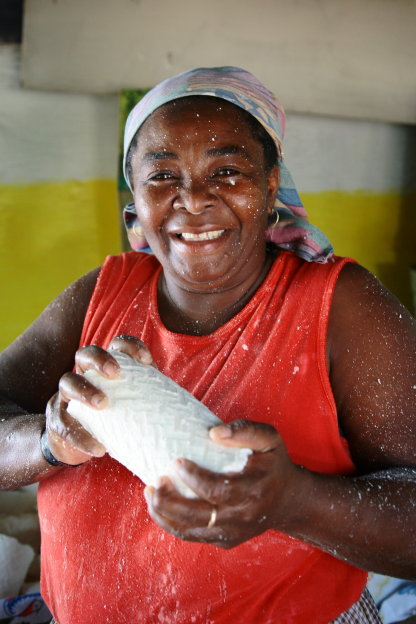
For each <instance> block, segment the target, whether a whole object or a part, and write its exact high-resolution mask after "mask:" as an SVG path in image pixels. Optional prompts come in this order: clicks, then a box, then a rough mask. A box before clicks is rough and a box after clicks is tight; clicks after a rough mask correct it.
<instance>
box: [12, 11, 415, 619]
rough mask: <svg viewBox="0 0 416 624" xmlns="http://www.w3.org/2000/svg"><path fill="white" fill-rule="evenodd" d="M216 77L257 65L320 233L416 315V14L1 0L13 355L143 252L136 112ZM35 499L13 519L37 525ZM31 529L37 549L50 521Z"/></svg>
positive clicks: (293, 170) (290, 164)
mask: <svg viewBox="0 0 416 624" xmlns="http://www.w3.org/2000/svg"><path fill="white" fill-rule="evenodd" d="M214 65H238V66H241V67H244V68H245V69H248V70H249V71H251V72H253V73H254V74H256V75H257V76H258V77H259V78H260V79H261V80H263V82H264V83H265V84H266V85H267V86H268V87H269V88H270V89H271V90H272V91H273V92H274V93H275V94H276V95H277V96H278V97H279V99H280V100H281V101H282V103H283V105H284V107H285V109H286V112H287V119H288V123H287V130H286V139H285V159H286V161H287V165H288V167H289V169H290V171H291V173H292V175H293V177H294V179H295V182H296V184H297V188H298V190H299V192H300V195H301V197H302V199H303V202H304V204H305V206H306V208H307V211H308V213H309V217H310V220H311V221H312V222H313V223H315V224H316V225H318V226H319V227H320V228H321V229H323V230H324V231H325V232H326V233H327V235H328V236H329V238H330V239H331V240H332V242H333V244H334V247H335V251H336V253H337V254H338V255H346V256H352V257H354V258H355V259H356V260H358V261H359V262H360V263H361V264H363V265H364V266H366V267H367V268H368V269H370V270H371V271H372V272H374V273H375V274H376V275H377V276H378V277H379V278H380V279H381V281H383V282H384V283H385V284H386V285H387V286H388V288H389V289H390V290H391V291H392V292H393V293H394V294H395V295H396V296H397V297H398V298H399V299H400V300H401V301H402V302H403V303H404V305H406V306H407V307H408V308H409V309H410V310H411V311H412V312H414V311H415V298H414V292H413V291H412V267H415V266H416V175H415V171H416V71H415V66H416V1H415V0H364V1H363V0H210V1H209V2H204V1H203V0H175V1H173V0H117V2H114V0H88V1H87V2H86V1H85V0H27V1H26V2H23V0H0V145H1V150H0V291H1V293H2V305H1V306H0V327H1V333H0V348H3V347H5V346H6V345H7V344H8V343H9V342H11V341H12V340H13V339H14V338H15V337H16V336H17V335H18V334H19V333H20V332H22V331H23V330H24V329H25V327H26V326H27V325H28V324H29V323H30V322H31V321H32V320H33V319H34V318H35V317H36V316H37V315H38V314H39V313H40V311H41V310H42V309H43V308H44V307H45V305H46V304H47V303H48V302H49V301H50V300H51V299H52V298H53V297H54V296H55V295H56V294H58V293H59V292H60V291H61V290H62V289H63V288H64V287H65V286H66V285H67V284H69V283H70V282H72V281H73V280H75V279H76V278H77V277H79V276H80V275H82V274H83V273H85V272H87V271H88V270H90V269H91V268H92V267H94V266H97V265H99V264H101V263H102V261H103V259H104V258H105V256H106V255H107V254H114V253H118V252H120V251H121V250H123V249H124V248H126V242H125V238H124V236H123V232H122V227H121V220H120V213H121V207H122V205H123V204H124V203H127V202H128V201H130V193H129V191H128V190H127V189H126V187H125V184H124V182H123V180H122V178H121V176H120V171H119V167H120V164H119V163H120V154H121V132H122V123H123V119H124V118H125V115H126V113H127V109H128V108H129V107H130V106H131V105H132V103H133V102H134V101H135V99H136V98H137V97H140V94H142V93H143V92H144V91H145V90H147V89H148V88H150V87H152V86H153V85H154V84H156V83H157V82H159V81H160V80H162V79H164V78H166V77H168V76H171V75H173V74H175V73H178V72H180V71H185V70H187V69H190V68H191V67H196V66H214ZM415 273H416V269H415V270H414V271H413V274H415ZM414 290H416V286H414ZM27 495H28V493H27V492H25V493H24V496H25V497H26V498H25V501H27ZM34 495H35V493H34ZM10 496H14V497H15V498H14V499H13V500H15V501H17V500H18V499H19V500H23V499H20V498H19V497H20V496H23V493H13V494H10ZM16 496H17V498H16ZM29 499H30V492H29ZM4 500H5V499H4ZM30 500H32V499H30ZM30 500H29V503H27V505H28V508H27V505H26V502H25V503H24V504H23V507H18V505H17V503H13V505H12V508H13V509H15V508H19V509H20V512H19V513H22V514H25V513H32V511H33V510H32V507H31V505H32V503H31V502H30ZM3 503H4V501H3ZM0 504H1V501H0ZM4 504H5V503H4ZM16 505H17V507H16ZM28 510H29V511H28ZM31 522H32V524H31ZM0 523H1V517H0ZM12 524H13V523H12ZM14 526H16V523H15V524H14ZM20 526H21V525H20ZM24 526H26V529H24V530H23V529H22V531H23V532H24V531H26V534H27V535H29V536H30V535H32V533H33V531H35V533H36V520H35V516H33V518H32V521H30V520H29V519H28V520H27V525H24ZM15 530H16V529H15ZM5 532H6V530H5V529H4V528H3V529H2V526H0V533H5ZM8 532H9V534H10V532H11V533H13V530H12V529H9V530H8ZM31 532H32V533H31ZM21 537H22V536H21ZM36 539H37V537H35V538H32V537H27V536H26V543H30V542H31V540H32V542H34V543H33V547H34V550H35V551H36V552H38V544H37V543H36ZM22 541H23V542H24V541H25V538H24V536H23V537H22ZM35 563H36V561H35ZM31 565H32V566H33V565H34V564H33V563H32V564H31ZM0 567H1V562H0ZM34 570H35V571H34V572H33V575H34V578H36V574H37V571H36V567H35V569H34ZM0 576H1V574H0ZM377 587H378V589H377ZM377 587H376V588H375V590H374V591H376V592H377V591H379V592H380V591H381V592H383V591H386V592H387V594H388V593H389V592H390V594H391V593H392V590H391V585H389V584H388V582H387V585H386V581H385V580H383V581H382V583H381V584H380V583H379V585H378V586H377ZM383 588H384V589H383ZM412 591H413V594H414V593H415V592H414V588H413V590H412ZM393 593H395V595H396V596H398V595H399V594H398V590H397V591H396V590H395V591H394V592H393ZM387 594H386V595H387ZM404 594H405V592H402V595H401V603H400V604H402V605H403V604H404V603H403V595H404ZM380 595H381V594H380ZM399 602H400V601H399ZM412 608H413V607H412ZM408 615H409V611H408V612H407V616H408ZM391 617H392V618H393V619H388V616H386V619H385V621H386V622H389V621H390V622H391V621H395V619H394V618H396V620H397V619H399V618H398V616H397V609H396V611H395V612H394V614H393V615H392V616H391ZM404 617H406V616H405V615H404V614H402V617H401V619H404ZM409 621H410V620H409Z"/></svg>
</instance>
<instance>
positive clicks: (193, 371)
mask: <svg viewBox="0 0 416 624" xmlns="http://www.w3.org/2000/svg"><path fill="white" fill-rule="evenodd" d="M348 261H349V260H347V259H340V258H334V259H333V260H330V261H329V262H328V263H327V264H317V263H307V262H304V261H303V260H301V259H299V258H298V257H297V256H294V255H292V254H291V253H290V252H282V253H280V254H279V256H278V257H277V258H276V260H275V261H274V264H273V266H272V267H271V269H270V271H269V274H268V275H267V277H266V279H265V280H264V282H263V283H262V285H261V286H260V287H259V289H258V290H257V292H256V293H255V294H254V296H253V297H252V299H251V300H250V301H249V302H248V303H247V305H246V306H245V307H244V308H243V309H242V310H241V311H240V312H239V313H238V314H237V315H236V316H235V317H233V318H232V319H231V320H230V321H228V322H227V323H225V324H224V325H223V326H221V327H219V328H218V329H217V330H216V331H214V332H213V333H211V334H209V335H206V336H192V335H184V334H178V333H174V332H171V331H169V330H167V329H166V328H165V326H164V325H163V324H162V322H161V319H160V317H159V313H158V307H157V283H158V279H159V276H160V273H161V270H162V269H161V267H160V265H159V263H158V261H157V259H156V258H155V257H154V256H150V255H147V254H141V253H137V252H127V253H124V254H121V255H119V256H112V257H108V258H107V259H106V261H105V263H104V265H103V267H102V269H101V272H100V275H99V278H98V282H97V285H96V288H95V291H94V293H93V296H92V298H91V302H90V305H89V308H88V311H87V314H86V318H85V325H84V330H83V333H82V339H81V344H82V345H85V344H98V345H101V346H103V347H104V348H105V347H107V345H108V343H109V342H110V340H111V339H112V338H113V337H114V336H116V335H117V334H121V333H123V334H130V335H134V336H137V337H139V338H140V339H141V340H143V342H145V343H146V344H147V345H148V347H149V348H150V351H151V353H152V354H153V357H154V359H155V361H156V363H157V365H158V367H159V369H160V370H161V371H162V372H164V373H165V374H166V375H168V376H169V377H171V378H173V379H174V380H175V381H176V382H177V383H179V384H180V385H182V386H183V387H185V388H186V389H187V390H188V391H190V392H191V393H192V394H194V395H195V396H196V397H197V398H198V399H199V400H200V401H202V402H203V403H204V404H205V405H207V406H208V407H209V408H210V409H211V410H212V411H213V412H214V413H216V414H217V415H218V416H219V417H220V418H221V419H222V420H223V421H225V422H230V421H232V420H235V419H239V418H245V419H248V420H255V421H260V422H266V423H270V424H272V425H273V426H274V427H276V429H277V430H278V431H279V433H280V435H281V436H282V438H283V440H284V442H285V444H286V446H287V449H288V452H289V455H290V457H291V459H292V460H293V461H294V462H295V463H296V464H300V465H303V466H305V467H306V468H308V469H310V470H313V471H318V472H322V473H327V474H343V475H348V474H353V473H354V464H353V462H352V459H351V457H350V454H349V450H348V445H347V442H346V440H345V439H344V438H343V437H342V436H341V435H340V432H339V427H338V422H337V413H336V407H335V403H334V398H333V395H332V391H331V387H330V383H329V378H328V374H327V367H326V329H327V323H328V315H329V309H330V305H331V298H332V294H333V291H334V286H335V283H336V280H337V278H338V275H339V272H340V270H341V269H342V267H343V266H344V264H345V263H346V262H348ZM142 489H143V483H142V482H141V481H140V479H139V478H137V477H136V476H134V475H132V473H130V472H129V471H128V470H127V469H126V468H124V467H123V466H122V465H120V464H119V463H118V462H116V461H115V460H113V459H111V458H110V457H109V456H108V455H105V456H104V457H103V458H96V459H92V460H91V461H89V462H87V463H85V464H83V465H82V466H80V467H78V468H68V469H63V470H61V471H60V472H59V473H57V474H56V475H55V476H52V477H50V478H48V479H46V480H45V481H43V482H42V483H41V484H40V487H39V495H38V505H39V515H40V521H41V531H42V579H41V583H42V594H43V596H44V598H45V600H46V602H47V604H48V606H49V608H50V609H51V611H52V613H53V615H54V616H55V618H56V619H57V620H58V622H59V624H91V623H92V622H100V623H101V624H103V623H104V622H109V623H110V624H114V623H115V622H117V624H122V623H124V622H125V623H126V624H127V623H128V624H133V623H137V624H156V623H161V622H162V623H163V622H166V623H169V624H190V623H195V624H208V623H212V624H226V623H227V624H230V623H231V622H242V621H244V623H245V624H266V623H269V622H270V623H275V622H279V624H285V623H287V624H326V623H327V622H329V621H331V620H332V619H334V618H335V617H336V616H337V615H339V614H340V613H341V612H342V611H344V610H345V609H347V608H348V607H349V606H351V605H352V604H353V603H354V602H356V601H357V600H358V599H359V596H360V594H361V592H362V590H363V588H364V586H365V583H366V578H367V575H366V573H365V572H364V571H363V570H359V569H358V568H355V567H353V566H351V565H349V564H347V563H345V562H343V561H341V560H339V559H336V558H335V557H333V556H331V555H329V554H326V553H324V552H323V551H321V550H319V549H317V548H315V547H313V546H311V545H309V544H307V543H305V542H302V541H300V540H296V539H293V538H292V537H289V536H287V535H285V534H284V533H281V532H279V531H275V530H268V531H266V532H265V533H263V534H261V535H259V536H257V537H255V538H252V539H250V540H248V541H247V542H245V543H243V544H241V545H239V546H237V547H235V548H232V549H230V550H224V549H220V548H217V547H215V546H210V545H207V544H199V543H190V542H185V541H181V540H179V539H177V538H175V537H173V536H172V535H170V534H169V533H166V532H165V531H163V530H162V529H161V528H160V527H159V526H158V525H157V524H156V523H154V522H153V521H152V520H151V519H150V517H149V515H148V513H147V507H146V503H145V501H144V497H143V492H142Z"/></svg>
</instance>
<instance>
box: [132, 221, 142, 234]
mask: <svg viewBox="0 0 416 624" xmlns="http://www.w3.org/2000/svg"><path fill="white" fill-rule="evenodd" d="M131 229H132V231H133V234H134V236H135V237H136V238H143V228H142V226H141V225H139V224H138V223H137V222H135V223H134V225H133V227H132V228H131Z"/></svg>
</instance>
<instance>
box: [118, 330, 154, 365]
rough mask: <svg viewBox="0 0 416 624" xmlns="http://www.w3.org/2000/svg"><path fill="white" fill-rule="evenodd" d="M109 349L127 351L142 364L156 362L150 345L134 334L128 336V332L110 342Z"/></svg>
mask: <svg viewBox="0 0 416 624" xmlns="http://www.w3.org/2000/svg"><path fill="white" fill-rule="evenodd" d="M108 349H109V351H113V350H116V351H121V352H122V353H126V354H127V355H130V356H131V357H132V358H133V359H135V360H137V361H138V362H140V363H141V364H146V365H151V364H153V365H154V364H155V363H154V361H153V357H152V354H151V353H150V351H149V349H148V347H147V346H146V345H145V344H144V342H142V341H141V340H139V339H138V338H135V337H134V336H128V335H127V334H121V335H120V336H116V337H115V338H113V339H112V341H111V342H110V344H109V346H108Z"/></svg>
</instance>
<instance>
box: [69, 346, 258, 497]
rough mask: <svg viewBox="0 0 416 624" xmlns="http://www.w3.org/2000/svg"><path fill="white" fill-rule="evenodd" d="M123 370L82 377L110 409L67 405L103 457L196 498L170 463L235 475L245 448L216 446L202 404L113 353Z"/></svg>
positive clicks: (210, 421) (165, 379) (210, 418)
mask: <svg viewBox="0 0 416 624" xmlns="http://www.w3.org/2000/svg"><path fill="white" fill-rule="evenodd" d="M112 355H113V356H114V357H115V358H116V360H117V361H118V363H119V365H120V368H121V371H120V376H119V377H118V378H117V379H111V380H110V379H106V378H105V377H102V376H101V375H99V374H98V373H96V372H95V371H93V370H89V371H86V373H85V377H86V378H87V379H88V380H89V381H90V382H91V383H93V384H94V386H96V387H97V388H99V389H100V390H102V391H103V392H105V394H106V395H107V397H108V401H109V405H108V407H107V408H105V409H100V410H97V409H94V408H91V407H88V406H86V405H84V404H83V403H81V402H79V401H70V403H69V405H68V412H69V413H70V414H71V415H72V416H73V417H74V418H76V419H77V420H79V422H80V423H81V424H82V426H83V427H84V428H85V429H86V430H87V431H88V432H89V433H91V435H92V436H93V437H94V438H96V440H98V441H99V442H100V443H101V444H103V446H104V447H105V448H106V450H107V452H108V453H109V454H110V455H111V457H113V458H114V459H116V460H117V461H119V462H120V463H121V464H123V465H124V466H126V467H127V468H128V469H129V470H131V471H132V472H133V473H134V474H135V475H137V476H138V477H140V479H142V481H144V483H145V484H146V485H156V484H157V481H158V479H159V477H161V476H169V477H170V478H171V479H172V481H173V482H174V484H175V486H176V487H177V489H178V490H179V491H180V492H181V493H182V494H184V495H185V496H189V497H192V496H196V494H195V493H194V492H192V490H190V488H188V487H187V486H186V485H185V484H184V483H183V482H182V481H181V480H180V478H179V476H178V474H177V472H176V470H175V467H174V466H173V462H174V460H175V459H178V458H180V457H185V458H187V459H191V460H192V461H194V462H196V463H197V464H199V465H200V466H202V467H203V468H207V469H208V470H212V471H214V472H221V473H226V472H239V471H241V470H242V469H243V468H244V466H245V465H246V462H247V458H248V456H249V455H250V454H251V450H249V449H237V448H227V447H226V446H221V445H219V444H215V443H214V442H212V440H211V439H210V438H209V435H208V430H209V429H210V428H211V427H213V426H215V425H218V424H220V423H221V421H220V419H219V418H217V416H215V414H213V413H212V412H211V411H210V410H209V409H208V408H207V407H206V406H205V405H203V404H202V403H201V402H200V401H198V400H197V399H196V398H195V397H194V396H192V394H190V393H189V392H187V391H186V390H184V389H183V388H181V387H180V386H179V385H178V384H176V383H175V382H174V381H172V380H171V379H169V378H168V377H166V376H165V375H163V374H162V373H160V372H159V371H158V370H156V369H155V368H154V367H153V366H145V365H142V364H139V363H138V362H136V361H135V360H133V359H132V358H131V357H129V356H128V355H126V354H124V353H119V352H118V351H114V352H112Z"/></svg>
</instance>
